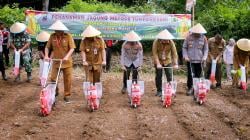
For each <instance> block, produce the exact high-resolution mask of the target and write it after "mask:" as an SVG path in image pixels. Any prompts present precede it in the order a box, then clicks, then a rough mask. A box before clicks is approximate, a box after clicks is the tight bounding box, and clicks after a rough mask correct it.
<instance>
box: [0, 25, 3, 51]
mask: <svg viewBox="0 0 250 140" xmlns="http://www.w3.org/2000/svg"><path fill="white" fill-rule="evenodd" d="M0 52H3V33H2V31H1V30H0Z"/></svg>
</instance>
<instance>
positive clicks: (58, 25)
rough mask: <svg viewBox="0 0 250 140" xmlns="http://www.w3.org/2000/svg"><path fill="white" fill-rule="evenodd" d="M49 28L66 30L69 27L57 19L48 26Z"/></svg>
mask: <svg viewBox="0 0 250 140" xmlns="http://www.w3.org/2000/svg"><path fill="white" fill-rule="evenodd" d="M49 29H50V30H55V31H68V30H69V29H68V28H67V27H66V26H65V25H64V24H63V23H62V22H61V21H60V20H57V21H56V22H54V23H53V24H52V25H51V26H50V27H49Z"/></svg>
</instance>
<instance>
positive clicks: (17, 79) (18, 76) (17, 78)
mask: <svg viewBox="0 0 250 140" xmlns="http://www.w3.org/2000/svg"><path fill="white" fill-rule="evenodd" d="M19 81H21V77H20V74H18V75H17V77H16V78H15V80H14V82H19Z"/></svg>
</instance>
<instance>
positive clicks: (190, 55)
mask: <svg viewBox="0 0 250 140" xmlns="http://www.w3.org/2000/svg"><path fill="white" fill-rule="evenodd" d="M189 32H190V34H189V35H188V36H187V38H186V39H185V41H184V43H183V47H182V53H183V58H184V60H185V61H186V62H187V69H188V75H187V87H188V91H187V95H188V96H189V95H191V94H193V88H192V86H193V79H192V73H193V74H194V75H193V76H194V77H195V78H200V76H201V73H202V64H203V63H204V62H205V61H206V59H207V56H208V41H207V38H206V36H205V35H204V34H206V33H207V31H206V30H205V29H204V27H203V26H202V25H201V24H200V23H198V24H196V25H195V26H193V27H192V28H191V29H190V30H189ZM191 67H192V72H191Z"/></svg>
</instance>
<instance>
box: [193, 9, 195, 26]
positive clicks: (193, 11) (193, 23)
mask: <svg viewBox="0 0 250 140" xmlns="http://www.w3.org/2000/svg"><path fill="white" fill-rule="evenodd" d="M194 9H195V4H193V7H192V19H193V21H192V26H194Z"/></svg>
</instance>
